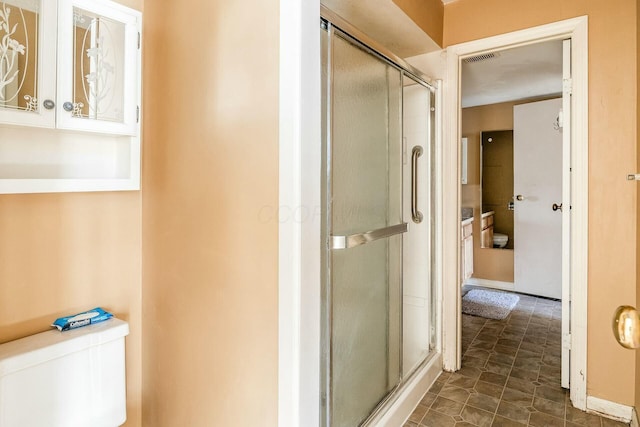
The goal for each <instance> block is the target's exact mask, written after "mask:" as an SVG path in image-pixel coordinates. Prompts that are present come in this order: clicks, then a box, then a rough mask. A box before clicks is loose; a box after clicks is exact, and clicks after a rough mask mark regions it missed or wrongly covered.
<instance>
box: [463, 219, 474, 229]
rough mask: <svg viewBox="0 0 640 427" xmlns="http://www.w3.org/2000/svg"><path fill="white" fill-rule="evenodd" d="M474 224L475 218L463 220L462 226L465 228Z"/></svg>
mask: <svg viewBox="0 0 640 427" xmlns="http://www.w3.org/2000/svg"><path fill="white" fill-rule="evenodd" d="M472 222H473V217H471V218H467V219H463V220H462V226H463V227H464V226H465V225H469V224H471V223H472Z"/></svg>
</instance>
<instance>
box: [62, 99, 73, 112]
mask: <svg viewBox="0 0 640 427" xmlns="http://www.w3.org/2000/svg"><path fill="white" fill-rule="evenodd" d="M62 108H64V111H73V103H71V102H69V101H67V102H65V103H64V104H62Z"/></svg>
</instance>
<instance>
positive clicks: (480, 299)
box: [462, 289, 520, 320]
mask: <svg viewBox="0 0 640 427" xmlns="http://www.w3.org/2000/svg"><path fill="white" fill-rule="evenodd" d="M519 300H520V297H519V296H518V295H516V294H512V293H509V292H501V291H488V290H485V289H472V290H470V291H469V292H467V294H466V295H465V296H463V297H462V312H463V313H464V314H471V315H473V316H480V317H485V318H487V319H497V320H502V319H504V318H506V317H507V316H508V315H509V313H511V310H513V307H515V306H516V304H517V303H518V301H519Z"/></svg>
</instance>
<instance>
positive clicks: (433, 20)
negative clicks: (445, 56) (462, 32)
mask: <svg viewBox="0 0 640 427" xmlns="http://www.w3.org/2000/svg"><path fill="white" fill-rule="evenodd" d="M393 2H394V3H395V4H396V5H398V7H399V8H400V9H402V10H403V11H404V13H406V14H407V15H408V16H409V17H410V18H411V19H412V20H413V21H414V22H415V23H416V24H417V25H418V27H420V28H422V31H424V32H425V33H427V34H428V35H429V37H431V40H433V41H434V42H436V43H437V44H438V46H442V26H443V19H444V5H443V4H442V1H441V0H393Z"/></svg>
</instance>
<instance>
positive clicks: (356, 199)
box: [328, 34, 402, 427]
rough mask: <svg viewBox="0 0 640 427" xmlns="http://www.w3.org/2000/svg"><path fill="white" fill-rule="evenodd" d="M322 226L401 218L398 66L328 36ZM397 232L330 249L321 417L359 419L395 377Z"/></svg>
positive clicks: (342, 422)
mask: <svg viewBox="0 0 640 427" xmlns="http://www.w3.org/2000/svg"><path fill="white" fill-rule="evenodd" d="M331 49H332V52H331V53H332V54H331V64H332V67H331V70H330V72H331V77H332V82H331V83H332V84H331V100H332V102H331V106H330V107H331V113H330V115H329V117H330V122H331V124H330V141H331V143H330V146H329V148H328V152H329V153H330V157H329V159H330V160H329V165H328V170H329V171H330V183H331V186H330V191H329V200H328V202H329V204H330V208H331V209H330V212H331V216H330V220H331V225H330V234H332V235H345V234H353V233H362V232H366V231H371V230H377V229H380V228H384V227H387V226H390V225H396V224H400V223H401V222H402V144H401V94H402V90H401V74H400V72H399V71H398V70H397V69H396V68H394V67H392V66H390V65H388V64H387V63H385V62H383V61H382V60H380V59H379V58H378V57H376V56H374V55H372V54H371V53H369V52H367V51H365V50H363V49H361V48H359V47H357V46H355V45H353V44H351V43H350V42H349V41H348V40H345V39H344V38H342V37H340V36H339V35H337V34H336V35H334V36H333V37H332V39H331ZM401 269H402V237H401V236H395V237H391V238H387V239H382V240H378V241H375V242H370V243H367V244H365V245H363V246H358V247H355V248H351V249H346V250H334V251H332V252H331V255H330V271H331V278H330V287H331V315H330V319H331V335H330V339H331V341H330V342H331V354H330V360H331V367H330V379H329V380H330V383H331V387H330V408H331V409H330V418H331V422H330V425H331V426H332V427H347V426H348V427H353V426H357V425H359V424H361V423H362V422H363V421H364V420H365V419H366V418H367V417H368V416H369V415H370V414H371V413H372V411H373V410H374V409H375V408H376V406H378V404H379V403H380V402H381V401H382V400H384V398H385V397H386V396H387V395H388V394H389V392H390V391H392V390H393V389H394V387H395V386H396V385H398V383H399V382H400V354H401V349H400V342H401V314H400V301H401V279H402V273H401Z"/></svg>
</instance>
